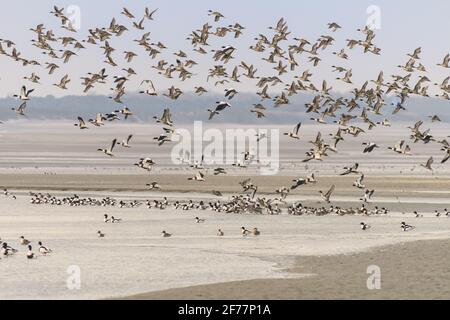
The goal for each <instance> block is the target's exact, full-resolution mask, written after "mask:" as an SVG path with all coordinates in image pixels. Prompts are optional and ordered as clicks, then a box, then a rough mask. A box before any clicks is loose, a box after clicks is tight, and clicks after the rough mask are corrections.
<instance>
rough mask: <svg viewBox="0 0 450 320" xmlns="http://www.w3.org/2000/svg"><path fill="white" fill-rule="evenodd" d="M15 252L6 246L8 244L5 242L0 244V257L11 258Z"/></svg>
mask: <svg viewBox="0 0 450 320" xmlns="http://www.w3.org/2000/svg"><path fill="white" fill-rule="evenodd" d="M16 252H17V250H16V249H14V248H11V247H10V246H8V243H6V242H3V243H2V247H1V249H0V254H1V255H2V256H5V257H7V256H12V255H13V254H15V253H16Z"/></svg>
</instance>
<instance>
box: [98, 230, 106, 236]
mask: <svg viewBox="0 0 450 320" xmlns="http://www.w3.org/2000/svg"><path fill="white" fill-rule="evenodd" d="M97 236H98V237H99V238H104V237H105V234H104V233H102V232H101V231H100V230H98V231H97Z"/></svg>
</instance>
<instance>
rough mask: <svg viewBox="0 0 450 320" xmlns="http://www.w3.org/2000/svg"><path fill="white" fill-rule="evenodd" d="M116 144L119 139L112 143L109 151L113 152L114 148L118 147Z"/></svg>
mask: <svg viewBox="0 0 450 320" xmlns="http://www.w3.org/2000/svg"><path fill="white" fill-rule="evenodd" d="M116 143H117V139H114V140H113V141H112V143H111V148H110V149H109V151H111V152H112V151H113V149H114V146H115V145H116Z"/></svg>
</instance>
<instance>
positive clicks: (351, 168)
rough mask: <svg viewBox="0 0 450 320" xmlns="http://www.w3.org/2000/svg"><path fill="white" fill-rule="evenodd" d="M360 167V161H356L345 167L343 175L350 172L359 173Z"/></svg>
mask: <svg viewBox="0 0 450 320" xmlns="http://www.w3.org/2000/svg"><path fill="white" fill-rule="evenodd" d="M358 167H359V163H355V164H354V165H353V166H351V167H344V170H345V171H344V172H343V173H341V176H346V175H348V174H350V173H359V171H357V170H358Z"/></svg>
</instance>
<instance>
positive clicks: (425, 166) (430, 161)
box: [420, 157, 434, 171]
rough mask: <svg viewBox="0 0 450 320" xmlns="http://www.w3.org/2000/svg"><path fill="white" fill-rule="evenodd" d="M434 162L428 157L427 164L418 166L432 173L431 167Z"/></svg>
mask: <svg viewBox="0 0 450 320" xmlns="http://www.w3.org/2000/svg"><path fill="white" fill-rule="evenodd" d="M433 162H434V160H433V157H430V158H429V159H428V160H427V162H426V163H425V164H422V163H421V164H420V165H421V166H422V167H424V168H425V169H428V170H430V171H433V169H432V168H431V165H432V164H433Z"/></svg>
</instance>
